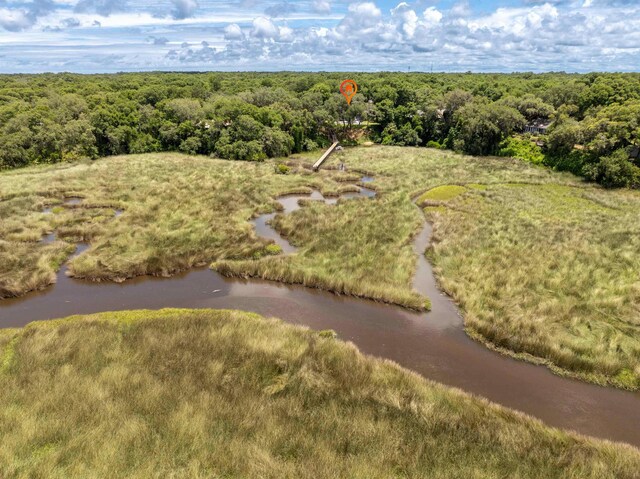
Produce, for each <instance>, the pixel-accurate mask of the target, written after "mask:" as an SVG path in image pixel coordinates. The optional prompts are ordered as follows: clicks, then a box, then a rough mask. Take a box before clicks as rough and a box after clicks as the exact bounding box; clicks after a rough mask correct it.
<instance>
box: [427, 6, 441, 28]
mask: <svg viewBox="0 0 640 479" xmlns="http://www.w3.org/2000/svg"><path fill="white" fill-rule="evenodd" d="M422 16H423V17H424V20H425V22H426V23H427V24H429V25H437V24H438V23H440V21H441V20H442V12H440V11H439V10H438V9H437V8H436V7H429V8H427V9H426V10H425V11H424V12H423V13H422Z"/></svg>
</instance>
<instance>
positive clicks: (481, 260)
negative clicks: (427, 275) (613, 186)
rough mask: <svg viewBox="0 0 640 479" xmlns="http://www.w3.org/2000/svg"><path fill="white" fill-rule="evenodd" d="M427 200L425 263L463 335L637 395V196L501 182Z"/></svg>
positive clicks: (639, 258) (639, 287) (639, 374)
mask: <svg viewBox="0 0 640 479" xmlns="http://www.w3.org/2000/svg"><path fill="white" fill-rule="evenodd" d="M431 204H432V206H430V207H428V210H429V212H430V213H429V214H430V215H431V217H432V219H433V221H434V223H435V229H434V241H435V246H434V248H433V251H432V252H431V258H432V260H433V262H434V263H435V265H436V271H437V273H438V274H439V276H440V279H441V282H442V285H443V286H444V288H445V289H446V290H447V291H448V292H449V293H451V294H452V295H453V296H454V297H455V298H456V300H457V301H458V302H459V303H460V304H461V305H462V306H463V308H464V309H465V311H466V313H467V314H466V317H465V321H466V325H467V329H468V331H469V332H470V333H471V334H472V335H474V336H475V337H477V338H479V339H481V340H482V341H486V342H488V343H489V344H491V345H492V346H494V347H498V348H503V349H504V350H506V351H508V352H510V353H512V354H520V355H521V356H522V357H525V358H526V359H531V360H536V358H537V359H542V360H544V361H546V362H548V363H549V364H550V365H551V366H552V367H553V368H554V369H555V370H556V371H559V372H563V373H569V374H571V375H574V376H577V377H580V378H583V379H587V380H590V381H594V382H598V383H601V384H612V385H615V386H619V387H624V388H628V389H637V388H639V387H640V341H639V339H638V338H639V337H640V283H639V282H638V271H640V254H639V252H640V214H639V213H638V212H639V211H640V194H639V193H637V192H631V191H603V190H599V189H577V188H571V187H566V186H559V185H537V186H533V185H516V184H505V185H492V186H485V187H475V188H467V189H466V191H465V192H464V193H463V194H461V195H459V196H457V197H455V198H452V199H449V200H447V201H444V202H441V204H440V205H438V206H434V204H433V203H431ZM527 355H530V357H527Z"/></svg>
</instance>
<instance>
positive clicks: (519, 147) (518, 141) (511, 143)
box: [498, 137, 544, 165]
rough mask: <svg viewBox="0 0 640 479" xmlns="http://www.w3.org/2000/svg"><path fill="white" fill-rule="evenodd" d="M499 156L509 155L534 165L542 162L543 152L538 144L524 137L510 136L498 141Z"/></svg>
mask: <svg viewBox="0 0 640 479" xmlns="http://www.w3.org/2000/svg"><path fill="white" fill-rule="evenodd" d="M498 155H499V156H510V157H512V158H517V159H519V160H523V161H528V162H529V163H533V164H534V165H541V164H542V163H543V162H544V154H543V153H542V150H541V149H540V147H539V146H538V145H536V144H535V143H534V142H532V141H531V140H528V139H526V138H518V137H510V138H507V139H506V140H504V141H503V142H502V143H500V151H499V152H498Z"/></svg>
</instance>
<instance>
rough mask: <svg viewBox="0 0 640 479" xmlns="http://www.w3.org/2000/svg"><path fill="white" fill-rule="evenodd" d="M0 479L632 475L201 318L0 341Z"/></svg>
mask: <svg viewBox="0 0 640 479" xmlns="http://www.w3.org/2000/svg"><path fill="white" fill-rule="evenodd" d="M0 404H1V405H2V407H0V437H2V442H1V443H0V477H3V478H9V477H30V478H38V477H47V478H62V477H83V478H92V477H96V478H98V477H110V478H120V477H127V478H148V477H191V478H198V477H202V478H204V477H262V478H314V479H318V478H331V479H333V478H336V477H349V478H367V479H373V478H381V479H382V478H385V479H386V478H389V477H434V478H436V477H441V478H444V477H469V478H499V477H519V478H535V479H539V478H542V477H544V478H554V477H557V478H581V479H584V478H593V479H605V478H617V479H624V478H629V479H631V478H635V477H637V472H638V470H640V453H639V452H638V450H637V449H634V448H632V447H630V446H625V445H620V444H614V443H608V442H604V441H598V440H595V439H587V438H585V437H581V436H577V435H574V434H570V433H567V432H563V431H560V430H557V429H551V428H549V427H546V426H544V425H543V424H542V423H540V422H539V421H536V420H533V419H531V418H529V417H527V416H525V415H522V414H519V413H515V412H512V411H509V410H507V409H505V408H502V407H499V406H496V405H492V404H490V403H488V402H487V401H484V400H481V399H478V398H473V397H471V396H469V395H467V394H465V393H462V392H459V391H457V390H453V389H449V388H445V387H442V386H439V385H437V384H435V383H432V382H430V381H427V380H425V379H423V378H421V377H419V376H417V375H416V374H413V373H411V372H408V371H406V370H403V369H401V368H400V367H398V366H396V365H394V364H393V363H391V362H388V361H382V360H378V359H373V358H370V357H366V356H364V355H362V354H361V353H359V352H358V351H357V349H356V348H355V347H353V346H352V345H348V344H345V343H343V342H341V341H338V340H336V339H333V337H332V335H331V334H328V333H317V332H312V331H310V330H308V329H303V328H298V327H293V326H289V325H285V324H284V323H282V322H280V321H278V320H275V319H264V318H261V317H259V316H257V315H255V314H249V313H241V312H234V311H213V310H161V311H133V312H120V313H101V314H96V315H90V316H76V317H72V318H68V319H64V320H58V321H49V322H41V323H32V324H31V325H29V326H27V327H25V328H23V329H20V330H4V331H0Z"/></svg>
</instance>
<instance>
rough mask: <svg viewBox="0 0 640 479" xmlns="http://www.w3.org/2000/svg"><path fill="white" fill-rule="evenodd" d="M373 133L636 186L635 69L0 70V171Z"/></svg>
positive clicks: (272, 152) (286, 147)
mask: <svg viewBox="0 0 640 479" xmlns="http://www.w3.org/2000/svg"><path fill="white" fill-rule="evenodd" d="M345 78H353V79H354V80H355V81H356V82H357V83H358V85H359V91H358V94H357V96H356V97H355V98H354V99H353V101H352V103H351V105H350V106H348V105H347V103H346V101H345V100H344V98H343V97H342V96H341V95H340V94H339V92H338V86H339V84H340V82H341V81H342V80H344V79H345ZM542 123H544V124H545V125H549V127H548V130H547V132H546V134H544V135H539V136H532V135H531V134H525V133H524V131H525V127H526V126H527V125H530V124H542ZM365 136H366V137H368V138H369V139H371V140H372V141H375V142H379V143H383V144H392V145H407V146H428V147H437V148H449V149H453V150H456V151H460V152H464V153H468V154H474V155H502V156H515V157H519V158H522V159H523V160H526V161H531V162H534V163H539V164H544V165H547V166H549V167H552V168H557V169H561V170H568V171H571V172H573V173H576V174H579V175H583V176H585V177H587V178H589V179H591V180H594V181H597V182H599V183H601V184H603V185H605V186H611V187H619V186H631V187H637V186H639V185H640V159H639V158H638V156H639V155H638V145H640V74H614V73H591V74H586V75H578V74H565V73H548V74H541V75H535V74H530V73H520V74H509V75H506V74H471V73H468V74H426V73H375V74H374V73H372V74H365V73H346V74H345V73H132V74H117V75H74V74H43V75H0V168H15V167H19V166H24V165H27V164H32V163H51V162H58V161H68V160H75V159H81V158H97V157H100V156H106V155H117V154H127V153H146V152H156V151H181V152H184V153H190V154H195V153H199V154H205V155H214V156H218V157H222V158H229V159H235V160H253V161H255V160H262V159H264V158H266V157H278V156H285V155H289V154H291V153H295V152H300V151H308V150H314V149H316V148H318V147H322V146H325V145H327V144H328V143H330V142H331V141H333V140H334V139H339V140H341V141H343V142H346V143H349V142H356V141H358V140H361V139H362V138H363V137H365Z"/></svg>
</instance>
